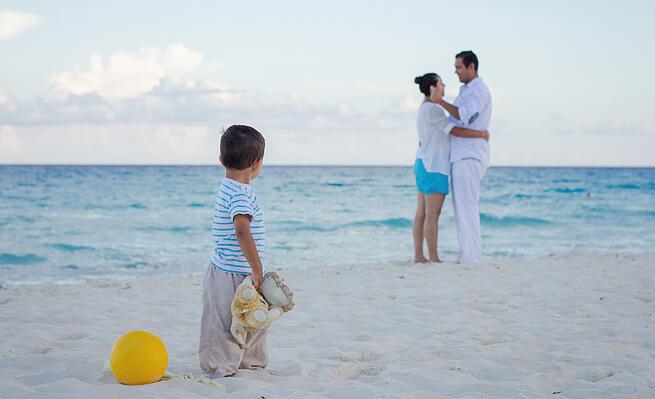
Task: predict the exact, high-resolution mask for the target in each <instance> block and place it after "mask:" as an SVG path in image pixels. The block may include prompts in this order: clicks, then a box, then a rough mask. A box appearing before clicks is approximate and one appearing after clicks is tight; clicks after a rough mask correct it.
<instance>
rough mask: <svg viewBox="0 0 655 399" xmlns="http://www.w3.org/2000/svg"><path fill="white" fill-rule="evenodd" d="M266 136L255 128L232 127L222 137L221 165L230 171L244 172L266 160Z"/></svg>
mask: <svg viewBox="0 0 655 399" xmlns="http://www.w3.org/2000/svg"><path fill="white" fill-rule="evenodd" d="M265 145H266V141H265V140H264V136H262V134H261V133H259V132H258V131H257V130H256V129H255V128H252V127H250V126H245V125H232V126H230V127H228V128H227V130H225V131H224V132H223V136H221V163H222V164H223V166H225V167H226V168H229V169H238V170H243V169H246V168H249V167H251V166H252V165H254V164H255V162H257V161H259V160H261V159H262V158H264V147H265Z"/></svg>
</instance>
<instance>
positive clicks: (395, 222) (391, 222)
mask: <svg viewBox="0 0 655 399" xmlns="http://www.w3.org/2000/svg"><path fill="white" fill-rule="evenodd" d="M345 226H348V227H349V226H352V227H390V228H392V229H406V228H410V227H412V221H411V220H409V219H406V218H390V219H383V220H362V221H358V222H352V223H348V224H347V225H345Z"/></svg>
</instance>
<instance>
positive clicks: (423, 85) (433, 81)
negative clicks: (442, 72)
mask: <svg viewBox="0 0 655 399" xmlns="http://www.w3.org/2000/svg"><path fill="white" fill-rule="evenodd" d="M437 79H439V75H437V74H436V73H434V72H430V73H426V74H425V75H423V76H417V77H415V78H414V83H416V84H417V85H418V89H419V90H420V91H421V93H423V94H425V95H426V96H429V95H430V86H436V85H437Z"/></svg>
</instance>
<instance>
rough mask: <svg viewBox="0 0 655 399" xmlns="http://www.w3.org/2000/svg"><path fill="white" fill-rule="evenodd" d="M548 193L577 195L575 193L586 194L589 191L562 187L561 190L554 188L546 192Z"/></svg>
mask: <svg viewBox="0 0 655 399" xmlns="http://www.w3.org/2000/svg"><path fill="white" fill-rule="evenodd" d="M544 191H546V192H556V193H563V194H575V193H585V192H587V191H588V190H587V189H585V188H580V187H576V188H568V187H560V188H552V189H548V190H544Z"/></svg>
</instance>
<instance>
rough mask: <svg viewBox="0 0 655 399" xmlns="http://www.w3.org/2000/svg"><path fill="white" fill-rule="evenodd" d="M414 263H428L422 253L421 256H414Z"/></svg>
mask: <svg viewBox="0 0 655 399" xmlns="http://www.w3.org/2000/svg"><path fill="white" fill-rule="evenodd" d="M414 263H428V259H427V258H426V257H425V256H423V255H421V256H416V257H415V258H414Z"/></svg>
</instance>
